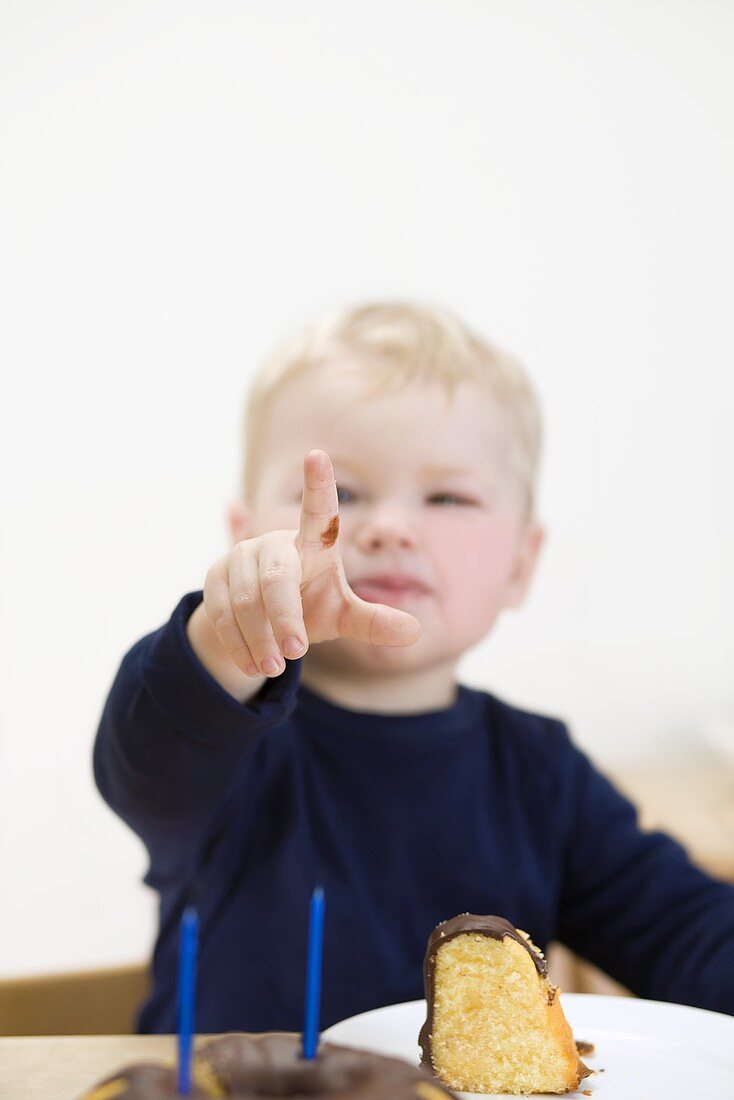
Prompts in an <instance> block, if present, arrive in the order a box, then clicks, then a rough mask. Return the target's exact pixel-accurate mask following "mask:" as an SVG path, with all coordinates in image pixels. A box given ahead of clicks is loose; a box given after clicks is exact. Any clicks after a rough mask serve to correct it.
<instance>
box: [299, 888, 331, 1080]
mask: <svg viewBox="0 0 734 1100" xmlns="http://www.w3.org/2000/svg"><path fill="white" fill-rule="evenodd" d="M325 906H326V902H325V901H324V891H323V890H322V889H321V887H320V886H317V887H316V889H315V890H314V892H313V894H312V895H311V912H310V916H309V922H308V959H307V963H306V1008H305V1013H304V1020H303V1057H304V1058H315V1057H316V1050H317V1048H318V1045H319V1007H320V1003H321V956H322V953H323V945H324V909H325Z"/></svg>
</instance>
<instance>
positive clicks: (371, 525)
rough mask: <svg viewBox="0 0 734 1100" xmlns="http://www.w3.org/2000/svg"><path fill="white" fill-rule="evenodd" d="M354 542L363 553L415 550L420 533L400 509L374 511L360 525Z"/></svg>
mask: <svg viewBox="0 0 734 1100" xmlns="http://www.w3.org/2000/svg"><path fill="white" fill-rule="evenodd" d="M354 541H355V542H356V544H357V546H358V548H359V549H360V550H361V551H362V552H363V553H369V552H374V551H376V550H394V549H402V550H413V549H415V548H416V546H417V545H418V541H419V540H418V533H417V531H416V529H415V525H414V524H413V523H412V522H411V520H410V517H409V516H408V515H406V513H405V512H403V511H402V510H400V509H396V508H380V509H373V510H372V511H371V513H370V514H369V515H368V516H366V517H365V518H364V519H362V521H361V522H360V523H359V526H358V527H357V528H356V530H355V532H354Z"/></svg>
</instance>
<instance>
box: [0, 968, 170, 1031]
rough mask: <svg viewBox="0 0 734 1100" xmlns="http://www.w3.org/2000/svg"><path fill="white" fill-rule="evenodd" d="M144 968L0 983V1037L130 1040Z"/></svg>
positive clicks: (144, 982) (145, 974)
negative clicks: (115, 1037)
mask: <svg viewBox="0 0 734 1100" xmlns="http://www.w3.org/2000/svg"><path fill="white" fill-rule="evenodd" d="M148 984H149V977H148V968H147V966H143V965H139V966H120V967H114V968H109V969H104V970H87V971H80V972H78V973H72V974H53V975H44V976H40V977H32V978H4V979H0V1035H130V1034H132V1033H133V1031H134V1027H135V1017H136V1013H137V1010H138V1008H139V1006H140V1003H141V1001H142V1000H143V998H144V997H145V995H146V993H147V990H148Z"/></svg>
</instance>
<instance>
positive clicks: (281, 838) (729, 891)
mask: <svg viewBox="0 0 734 1100" xmlns="http://www.w3.org/2000/svg"><path fill="white" fill-rule="evenodd" d="M200 600H201V594H200V593H194V594H192V595H189V596H186V597H184V599H183V600H182V601H181V603H180V604H179V605H178V607H177V608H176V610H175V611H174V613H173V616H172V618H171V620H170V622H168V623H167V624H166V625H165V626H163V627H162V628H161V629H160V630H158V631H157V632H156V633H154V634H151V635H149V636H147V637H145V638H143V639H142V640H141V641H140V642H138V643H137V645H135V646H134V647H133V649H132V650H131V651H130V652H129V653H128V654H127V656H126V657H125V659H124V660H123V663H122V666H121V668H120V671H119V673H118V676H117V678H116V680H115V683H114V685H113V687H112V690H111V692H110V696H109V699H108V701H107V705H106V707H105V710H104V714H103V716H102V721H101V725H100V729H99V733H98V736H97V742H96V745H95V753H94V764H95V775H96V779H97V783H98V785H99V788H100V791H101V792H102V795H103V796H104V798H105V799H106V800H107V802H108V803H109V805H110V806H111V807H112V808H113V809H114V810H115V811H116V812H117V813H118V814H119V815H120V816H121V817H122V818H123V820H125V821H126V822H127V823H128V825H130V827H131V828H132V829H134V830H135V832H136V833H137V834H138V836H139V837H140V838H141V839H142V841H143V842H144V844H145V845H146V847H147V850H148V853H149V857H150V867H149V870H148V873H147V875H146V878H145V881H146V882H147V883H148V884H149V885H150V886H152V887H153V888H154V889H155V890H157V891H158V893H159V895H160V930H159V936H158V940H157V943H156V948H155V953H154V959H153V987H152V993H151V995H150V997H149V999H148V1001H147V1002H146V1004H145V1005H144V1007H143V1009H142V1012H141V1015H140V1020H139V1025H140V1029H141V1030H142V1031H146V1032H148V1031H153V1032H157V1031H162V1032H169V1031H175V1028H176V1021H175V991H176V950H177V936H178V923H179V919H180V916H181V912H182V909H183V907H184V906H185V904H186V903H187V902H188V901H189V900H190V899H191V898H192V897H193V898H195V900H196V904H197V906H198V909H199V915H200V921H201V939H200V955H199V973H198V991H197V992H198V998H197V1000H198V1004H197V1030H199V1031H201V1032H219V1031H228V1030H247V1031H262V1030H269V1029H286V1030H298V1029H299V1028H300V1026H301V1023H302V1013H303V996H304V965H305V956H306V930H307V917H308V901H309V897H310V894H311V891H312V888H313V886H314V885H315V884H317V883H320V884H322V885H323V886H324V889H325V892H326V899H327V910H326V931H325V944H324V959H323V968H324V969H323V993H322V1007H321V1024H322V1026H323V1027H328V1026H330V1025H331V1024H332V1023H335V1022H336V1021H338V1020H340V1019H343V1018H345V1017H347V1016H351V1015H354V1014H355V1013H358V1012H363V1011H366V1010H367V1009H371V1008H376V1007H378V1006H380V1005H387V1004H392V1003H396V1002H398V1001H406V1000H413V999H416V998H419V997H421V996H422V993H423V989H422V969H421V967H422V959H423V953H424V950H425V945H426V941H427V939H428V935H429V933H430V931H431V929H432V928H433V927H434V925H436V924H437V923H438V922H439V921H441V920H444V919H446V918H447V917H452V916H455V915H456V914H457V913H464V912H473V913H497V914H500V915H501V916H504V917H507V918H508V919H509V920H510V921H511V922H512V923H513V924H515V925H516V926H518V927H520V928H523V929H524V930H526V931H527V932H528V933H529V934H530V935H531V937H532V939H533V940H534V941H535V943H537V944H538V946H540V947H541V948H543V949H544V948H545V947H546V946H547V945H548V943H549V942H550V941H551V940H560V941H561V942H563V943H565V944H566V945H567V946H568V947H570V948H571V949H572V950H573V951H575V952H577V953H578V954H579V955H581V956H583V957H584V958H586V959H589V960H590V961H591V962H593V963H595V964H597V965H598V966H600V967H602V968H603V969H604V970H605V971H606V972H607V973H609V974H611V975H612V976H613V977H615V978H617V979H618V980H619V981H621V982H623V983H624V984H625V985H626V986H628V987H629V988H630V989H632V990H633V991H635V992H636V993H638V994H639V995H641V996H643V997H649V998H653V999H657V1000H669V1001H677V1002H680V1003H684V1004H692V1005H698V1006H700V1007H703V1008H711V1009H717V1010H719V1011H722V1012H729V1013H732V1014H734V888H733V887H731V886H728V885H726V884H724V883H720V882H717V881H715V880H712V879H711V878H709V877H708V876H707V875H705V874H704V873H703V872H702V871H700V870H699V869H698V868H696V867H694V866H693V865H692V864H691V863H690V862H689V861H688V859H687V856H686V854H685V852H684V851H683V849H682V848H681V847H680V846H679V845H678V844H677V843H675V842H674V841H673V840H672V839H671V838H669V837H667V836H665V835H663V834H660V833H644V832H642V831H640V829H639V828H638V825H637V821H636V815H635V810H634V808H633V806H632V805H631V804H630V803H629V802H628V801H627V800H626V799H625V798H623V797H622V796H621V795H620V794H619V793H618V792H617V790H616V789H615V788H614V787H613V786H612V785H611V784H610V783H609V781H608V780H607V779H605V778H604V777H603V776H602V775H601V774H600V773H599V772H598V771H597V770H596V769H595V768H594V767H593V765H592V764H591V763H590V761H589V760H588V759H587V757H586V756H585V755H584V754H583V753H582V752H581V751H580V750H579V749H577V748H576V747H575V746H574V745H573V744H572V742H571V741H570V739H569V736H568V733H567V731H566V729H565V727H564V726H563V724H562V723H561V722H558V721H556V720H554V719H552V718H546V717H541V716H538V715H535V714H529V713H526V712H524V711H521V710H518V709H516V708H514V707H511V706H508V705H507V704H506V703H504V702H502V701H500V700H499V699H497V698H495V697H494V696H492V695H489V694H486V693H484V692H479V691H473V690H470V689H468V688H466V687H459V688H458V695H457V698H456V701H455V703H454V704H453V705H452V706H451V707H449V708H448V709H446V710H440V711H435V712H431V713H426V714H417V715H408V716H406V715H400V716H389V715H387V716H386V715H377V714H362V713H356V712H353V711H346V710H344V709H342V708H341V707H338V706H335V705H333V704H331V703H329V702H327V701H326V700H324V699H323V698H321V697H319V696H317V695H315V694H313V693H312V692H310V691H308V690H307V689H306V688H305V687H303V686H299V662H287V665H286V671H285V672H284V673H283V675H282V676H280V677H279V678H277V679H275V680H269V681H268V682H267V683H266V684H265V686H264V688H263V689H262V691H261V692H260V693H259V694H258V695H257V696H256V697H255V698H253V699H252V700H250V702H249V703H247V704H245V705H242V704H240V703H238V702H237V701H236V700H234V699H233V698H232V697H231V696H229V695H228V694H227V693H226V692H225V691H224V690H223V689H222V688H221V687H220V686H219V685H218V684H217V683H216V682H215V681H214V680H213V679H212V677H211V676H210V675H209V674H208V673H207V672H206V670H205V669H204V668H203V666H202V665H201V664H200V662H199V661H198V660H197V658H196V656H195V655H194V653H193V651H192V650H191V647H190V645H189V642H188V639H187V636H186V622H187V620H188V618H189V616H190V615H191V613H192V611H193V610H194V608H195V607H196V606H197V604H198V603H199V602H200Z"/></svg>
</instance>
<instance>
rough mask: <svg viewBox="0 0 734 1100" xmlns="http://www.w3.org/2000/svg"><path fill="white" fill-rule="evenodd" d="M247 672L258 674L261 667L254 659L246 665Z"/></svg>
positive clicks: (251, 674)
mask: <svg viewBox="0 0 734 1100" xmlns="http://www.w3.org/2000/svg"><path fill="white" fill-rule="evenodd" d="M245 672H246V673H247V675H248V676H257V675H258V674H259V672H260V669H259V668H258V667H257V665H256V664H255V662H254V661H251V662H250V664H249V665H247V666H246V667H245Z"/></svg>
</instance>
